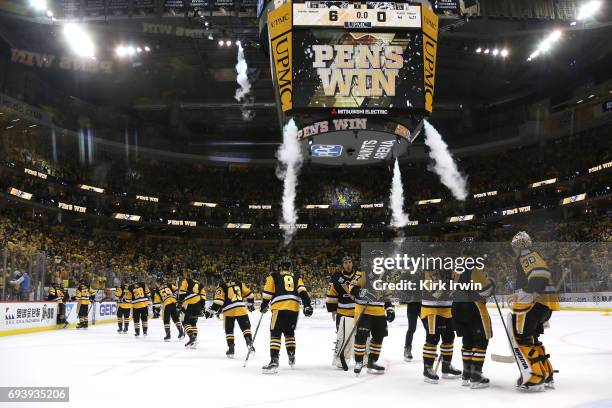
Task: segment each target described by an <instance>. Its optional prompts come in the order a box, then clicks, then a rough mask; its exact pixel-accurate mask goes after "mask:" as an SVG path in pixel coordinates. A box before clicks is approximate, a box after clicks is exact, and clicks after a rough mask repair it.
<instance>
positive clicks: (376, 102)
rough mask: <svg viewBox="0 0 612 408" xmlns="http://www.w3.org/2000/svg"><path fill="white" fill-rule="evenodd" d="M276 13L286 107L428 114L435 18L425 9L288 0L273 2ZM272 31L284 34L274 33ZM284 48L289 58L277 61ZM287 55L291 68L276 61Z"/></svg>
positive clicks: (275, 53) (276, 44)
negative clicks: (287, 0)
mask: <svg viewBox="0 0 612 408" xmlns="http://www.w3.org/2000/svg"><path fill="white" fill-rule="evenodd" d="M283 7H284V8H286V11H285V14H284V15H283V16H282V17H281V15H282V12H281V10H280V8H283ZM275 11H276V10H275ZM430 13H431V15H430ZM278 16H279V18H278V20H276V21H277V22H278V25H275V22H274V21H275V20H274V19H272V20H269V21H272V25H271V32H272V34H273V35H272V36H271V38H272V41H271V45H272V51H273V56H274V60H275V65H276V71H277V72H276V73H277V78H278V84H279V91H280V92H279V93H280V94H281V102H282V110H283V111H284V112H287V111H289V110H292V111H294V112H299V111H301V110H304V111H306V110H307V111H312V110H313V109H315V110H317V109H322V110H327V111H329V109H330V108H353V109H370V110H371V111H373V112H380V110H381V109H383V111H384V112H385V113H393V111H405V110H412V111H414V110H420V111H429V112H431V104H432V100H433V90H434V77H435V54H436V47H437V18H436V17H435V15H433V12H431V11H430V10H428V9H426V8H423V7H422V6H420V5H414V4H409V3H399V2H352V1H294V2H292V3H289V4H284V5H283V6H281V7H279V10H278ZM287 20H291V21H287ZM281 25H285V27H286V29H289V27H291V28H290V29H289V30H290V32H287V31H285V30H286V29H284V30H283V29H280V28H279V26H281ZM275 31H276V32H278V31H285V33H284V35H283V36H281V37H274V32H275ZM424 44H425V45H424ZM285 47H286V48H289V49H290V51H289V50H287V51H289V52H290V54H291V55H290V56H289V57H288V58H287V59H285V60H283V57H284V56H285V55H283V52H282V51H283V50H284V48H285ZM288 60H290V61H291V64H290V65H289V66H284V64H282V63H279V62H281V61H288ZM284 68H285V69H284ZM286 68H288V71H289V72H291V77H290V78H291V85H290V86H291V88H292V89H291V101H289V100H288V98H287V96H288V93H287V92H286V91H287V85H288V81H287V80H288V79H289V78H288V75H287V74H288V72H287V70H286Z"/></svg>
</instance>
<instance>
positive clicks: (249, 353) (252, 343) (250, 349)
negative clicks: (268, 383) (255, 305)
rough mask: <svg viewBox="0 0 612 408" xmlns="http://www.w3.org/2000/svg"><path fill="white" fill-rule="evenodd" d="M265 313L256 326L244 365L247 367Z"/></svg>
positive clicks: (261, 315)
mask: <svg viewBox="0 0 612 408" xmlns="http://www.w3.org/2000/svg"><path fill="white" fill-rule="evenodd" d="M263 316H264V314H263V313H261V314H260V316H259V321H258V322H257V327H256V328H255V333H254V334H253V341H252V342H251V347H249V351H248V352H247V356H246V359H245V360H244V365H243V366H242V367H246V365H247V362H248V361H249V357H250V356H251V351H252V350H253V345H254V344H255V338H256V337H257V332H258V331H259V325H260V324H261V320H262V319H263Z"/></svg>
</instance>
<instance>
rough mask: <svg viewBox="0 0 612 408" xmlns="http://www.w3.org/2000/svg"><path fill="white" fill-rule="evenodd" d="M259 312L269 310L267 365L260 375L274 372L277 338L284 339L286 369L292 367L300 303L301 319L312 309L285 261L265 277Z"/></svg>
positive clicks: (298, 281)
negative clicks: (270, 312)
mask: <svg viewBox="0 0 612 408" xmlns="http://www.w3.org/2000/svg"><path fill="white" fill-rule="evenodd" d="M262 297H263V300H262V302H261V307H260V311H261V313H266V312H267V311H268V307H269V308H270V309H272V321H271V323H270V363H269V364H268V365H265V366H263V367H262V371H263V373H264V374H275V373H277V372H278V359H279V355H280V347H281V336H282V335H283V334H284V335H285V348H286V349H287V357H288V358H289V365H290V366H291V367H293V366H294V365H295V348H296V344H295V327H296V325H297V320H298V313H299V310H300V300H301V301H302V304H303V305H304V310H303V312H304V316H306V317H310V316H312V313H313V309H312V305H311V304H310V296H309V295H308V291H307V290H306V288H305V287H304V282H303V281H302V277H301V275H300V273H299V272H298V271H295V270H294V269H293V264H292V263H291V261H289V260H283V261H282V262H281V263H280V267H279V270H278V271H277V272H273V273H272V274H270V275H268V277H267V278H266V283H265V285H264V290H263V296H262Z"/></svg>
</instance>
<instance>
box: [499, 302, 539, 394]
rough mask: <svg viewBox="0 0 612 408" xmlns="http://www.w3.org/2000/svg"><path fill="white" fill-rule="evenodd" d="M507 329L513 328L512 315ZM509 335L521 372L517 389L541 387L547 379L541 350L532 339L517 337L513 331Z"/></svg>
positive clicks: (509, 317) (509, 316)
mask: <svg viewBox="0 0 612 408" xmlns="http://www.w3.org/2000/svg"><path fill="white" fill-rule="evenodd" d="M508 327H514V326H513V325H512V314H509V315H508ZM509 334H510V341H511V343H512V351H513V353H514V355H515V357H516V358H517V360H518V363H519V364H518V365H519V368H520V370H521V378H520V379H519V381H518V382H517V387H519V388H523V389H527V388H530V387H537V386H540V385H542V384H543V383H544V380H545V379H546V377H547V368H546V365H545V363H544V361H545V359H546V357H545V355H543V354H541V349H539V348H538V346H536V344H535V343H534V341H533V339H532V338H530V337H525V336H517V335H516V331H515V330H512V332H511V333H509Z"/></svg>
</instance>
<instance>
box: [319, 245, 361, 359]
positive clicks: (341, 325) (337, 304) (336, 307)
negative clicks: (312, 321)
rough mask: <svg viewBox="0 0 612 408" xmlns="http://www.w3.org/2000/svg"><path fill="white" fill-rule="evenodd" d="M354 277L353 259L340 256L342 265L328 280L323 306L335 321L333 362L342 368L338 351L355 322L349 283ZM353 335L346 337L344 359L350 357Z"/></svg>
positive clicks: (353, 304)
mask: <svg viewBox="0 0 612 408" xmlns="http://www.w3.org/2000/svg"><path fill="white" fill-rule="evenodd" d="M354 277H355V272H354V271H353V260H352V259H351V257H350V256H345V257H344V258H342V266H341V267H340V269H339V270H338V271H336V272H334V273H333V274H332V276H331V278H330V280H329V286H328V289H327V295H326V300H325V306H326V308H327V311H328V312H330V313H331V314H332V318H333V319H334V321H335V322H336V349H335V351H334V362H333V364H334V365H335V366H336V367H338V368H342V365H341V363H340V357H339V356H338V352H339V351H340V349H341V348H342V346H343V345H344V343H345V342H346V341H347V338H346V337H347V336H348V335H349V333H351V332H352V331H353V326H354V324H355V298H354V297H353V295H351V294H350V289H349V284H350V282H351V280H352V279H353V278H354ZM353 343H354V336H352V337H351V338H350V339H348V343H347V344H346V347H345V349H344V358H345V359H346V361H349V360H350V359H351V350H352V349H353Z"/></svg>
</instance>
